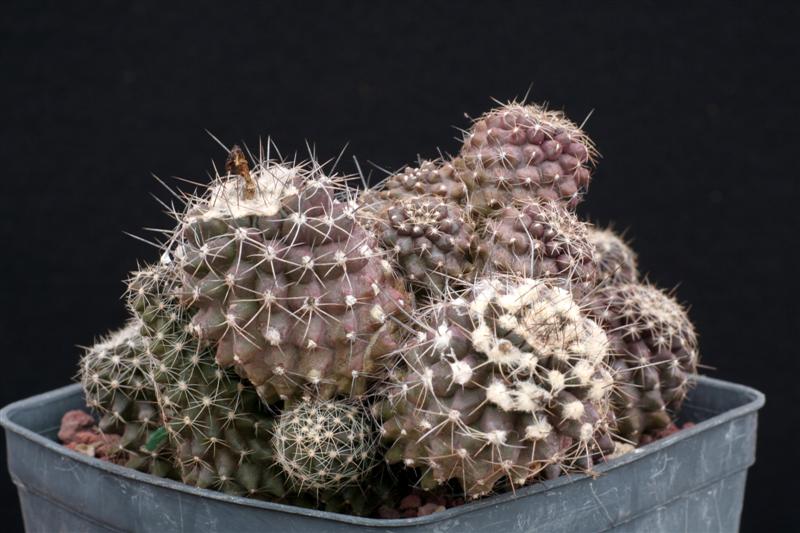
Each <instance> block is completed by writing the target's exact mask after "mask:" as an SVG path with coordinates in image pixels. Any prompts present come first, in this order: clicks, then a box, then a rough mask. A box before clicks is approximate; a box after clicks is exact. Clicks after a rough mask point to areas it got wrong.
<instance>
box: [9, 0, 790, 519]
mask: <svg viewBox="0 0 800 533" xmlns="http://www.w3.org/2000/svg"><path fill="white" fill-rule="evenodd" d="M132 4H133V5H125V4H120V5H117V6H114V5H113V4H108V3H104V4H103V5H94V6H91V7H88V6H83V7H78V5H77V4H74V3H72V2H54V3H52V4H50V5H45V4H38V3H33V2H24V3H20V4H19V5H17V6H16V7H14V8H4V9H3V16H2V21H1V22H0V26H1V27H2V37H0V38H1V39H2V46H1V47H0V57H2V79H3V81H2V85H1V86H2V94H1V95H0V96H2V98H0V101H2V104H0V105H2V107H3V112H2V139H1V141H2V142H0V153H2V168H1V169H0V173H2V186H1V188H0V195H1V196H2V200H0V213H2V241H0V242H1V243H2V245H1V247H0V255H1V256H2V260H1V261H0V268H2V279H3V284H2V286H3V290H2V301H3V305H2V306H0V313H2V320H0V333H2V334H1V335H0V342H2V351H1V352H0V354H1V355H0V361H2V362H1V363H0V366H2V368H3V370H2V387H1V388H0V403H7V402H10V401H12V400H15V399H18V398H20V397H23V396H28V395H31V394H33V393H37V392H41V391H45V390H47V389H51V388H54V387H57V386H60V385H63V384H65V383H67V382H68V381H69V380H70V378H71V376H72V375H73V374H74V372H75V368H76V361H77V358H78V354H79V351H78V349H77V348H75V345H76V344H80V343H84V344H85V343H88V342H90V341H91V340H92V338H93V336H95V335H97V334H100V333H103V332H104V331H106V330H108V329H109V328H114V327H116V326H119V325H120V324H121V323H122V321H123V319H124V312H123V305H122V302H121V301H120V299H119V297H120V295H121V292H122V285H121V284H120V281H119V280H120V279H121V278H123V277H124V276H125V275H126V272H127V271H128V270H130V269H131V268H133V267H134V266H135V264H136V260H137V258H139V259H145V260H152V259H154V258H155V257H156V254H155V251H154V250H153V249H151V248H149V247H148V246H147V245H145V244H142V243H140V242H138V241H136V240H133V239H131V238H129V237H127V236H125V235H124V234H123V232H125V231H127V232H134V233H139V234H143V233H144V232H143V231H141V230H140V228H141V227H143V226H161V227H163V226H166V225H168V224H169V221H168V219H167V218H166V217H165V216H164V215H162V214H161V213H160V208H159V206H158V204H157V203H156V202H155V201H153V200H152V199H151V197H150V193H151V192H157V193H159V194H160V195H161V196H162V197H164V196H165V194H164V193H163V191H159V186H158V185H157V183H156V181H155V180H154V179H153V178H152V177H151V176H150V174H151V172H154V173H156V174H158V175H160V176H163V177H166V178H168V177H170V176H174V175H177V176H183V177H187V178H194V179H198V178H199V179H202V178H203V177H204V176H205V175H206V171H207V170H208V169H209V168H211V161H212V160H214V161H216V162H217V163H220V162H222V161H223V158H224V154H223V152H222V150H221V149H220V148H219V147H218V146H217V145H216V144H215V143H214V142H213V141H212V140H211V138H210V137H209V136H208V135H207V134H206V133H205V130H206V129H207V130H209V131H211V132H213V133H214V134H215V135H216V136H218V137H219V138H220V139H222V140H223V141H224V142H226V143H229V144H231V143H234V142H238V141H242V140H244V141H246V142H249V143H250V144H255V143H256V142H257V140H258V138H259V136H266V135H272V136H273V137H274V139H275V140H276V141H277V143H278V146H279V147H281V149H282V150H283V151H284V152H285V153H288V154H291V153H292V152H294V151H300V152H304V151H305V141H306V140H309V141H312V142H314V143H316V147H317V153H318V154H319V156H320V157H321V158H323V159H326V158H329V157H333V156H335V155H337V154H338V152H339V151H340V150H341V149H342V147H343V146H344V144H345V143H346V142H348V141H349V147H348V149H347V152H346V154H347V156H346V157H345V158H344V160H343V163H342V164H341V165H340V170H342V171H343V172H351V171H353V170H354V165H353V163H352V159H351V157H350V156H352V155H357V156H358V158H359V160H360V161H361V162H362V163H363V164H364V166H365V167H369V165H367V162H368V161H372V162H375V163H376V164H379V165H381V166H383V167H385V168H397V167H400V166H401V165H403V164H404V163H406V162H410V161H412V160H414V159H415V158H416V157H417V154H421V155H423V156H434V155H436V148H437V147H439V148H441V149H442V150H443V151H445V152H451V153H452V152H454V151H456V150H457V146H458V143H457V141H456V140H455V138H456V136H457V134H458V132H457V130H456V129H454V128H453V126H460V127H465V126H466V125H467V123H468V122H467V119H466V118H465V117H464V113H467V114H469V115H470V116H475V115H477V114H479V113H481V112H482V111H484V110H486V109H487V108H488V107H489V106H490V103H491V102H490V97H496V98H498V99H502V100H505V99H508V98H513V97H514V96H521V95H523V94H524V93H526V92H527V91H528V89H529V87H530V86H531V85H532V89H531V95H532V99H533V100H535V101H543V100H547V101H549V102H550V103H551V105H552V106H554V107H557V108H563V109H565V110H566V111H567V112H568V114H569V115H570V116H571V117H573V118H574V119H576V120H578V121H581V120H583V119H584V118H585V117H586V116H587V115H588V114H589V113H590V112H591V111H592V110H594V113H593V114H592V116H591V118H590V120H589V122H588V124H587V129H588V131H589V133H590V134H591V136H592V137H593V138H594V140H595V141H596V143H597V145H598V147H599V149H600V151H601V153H602V154H603V159H602V160H601V161H600V164H599V167H598V170H597V172H596V174H595V179H594V181H593V184H592V187H591V191H590V194H589V196H588V200H587V202H586V203H585V205H584V206H582V208H581V212H582V214H583V215H585V216H588V217H591V218H592V219H593V220H597V221H600V222H603V223H606V222H609V221H614V222H615V223H616V227H618V228H628V236H630V237H632V238H633V239H634V243H635V247H636V248H637V250H638V251H639V253H640V257H641V264H642V266H643V268H644V269H645V270H646V271H647V272H649V276H650V279H651V280H653V281H654V282H656V283H658V284H659V285H661V286H664V287H668V288H669V287H674V286H676V285H678V284H679V283H680V287H679V289H678V295H679V297H680V299H681V300H683V301H685V302H691V316H692V318H693V319H694V321H695V322H696V324H697V327H698V328H699V331H700V333H701V335H702V337H701V341H702V344H701V347H702V353H703V357H704V362H705V363H706V364H707V365H710V366H711V367H714V369H713V370H707V372H708V373H710V374H711V375H714V376H718V377H721V378H724V379H730V380H734V381H739V382H744V383H747V384H750V385H753V386H755V387H758V388H760V389H761V390H764V391H766V392H767V396H768V405H767V407H766V409H765V410H764V412H763V416H762V419H761V421H762V424H761V429H760V435H759V447H760V448H759V461H758V463H757V465H756V466H755V467H754V468H753V469H752V471H751V475H750V479H749V482H748V491H747V499H746V509H745V514H744V526H745V529H746V530H751V531H754V530H756V529H759V530H771V529H774V528H783V527H786V526H787V525H788V524H789V523H790V522H789V519H790V514H789V512H790V511H789V509H788V508H787V506H786V505H785V504H786V503H787V501H788V500H789V499H790V498H792V497H793V496H794V495H796V490H793V489H791V488H790V486H788V485H787V483H788V482H787V481H786V480H790V479H791V478H792V477H793V476H794V469H793V465H794V463H795V461H794V455H795V453H794V444H795V443H796V442H797V438H798V431H797V427H798V423H800V420H798V412H800V409H798V407H797V400H798V395H797V394H796V390H797V388H798V375H800V374H798V370H800V368H798V366H799V365H798V363H797V360H798V359H797V357H798V353H797V343H796V338H797V332H798V330H800V313H798V311H797V291H796V289H797V285H798V284H797V281H796V279H797V273H796V266H795V262H794V257H795V253H796V252H795V247H796V245H797V242H798V238H797V233H796V232H797V230H798V229H800V225H798V217H797V213H796V211H797V202H798V200H799V199H800V194H799V192H800V191H798V185H797V177H796V170H795V168H794V167H795V162H794V161H793V160H791V159H790V157H791V156H793V155H795V154H796V153H797V149H796V145H797V142H798V140H800V139H799V138H798V135H797V127H798V118H800V117H798V105H797V104H798V102H797V99H796V98H795V97H794V95H793V94H792V93H796V91H797V89H796V88H795V86H794V83H795V82H796V81H797V79H796V75H795V72H794V71H795V70H796V69H797V67H798V52H797V50H798V49H797V47H796V46H795V44H796V43H794V42H792V34H793V33H794V32H795V25H796V23H797V22H798V20H797V16H796V15H797V14H798V13H797V11H798V10H797V8H796V7H791V8H789V7H787V8H782V7H780V5H779V4H777V5H775V6H773V7H772V8H771V11H767V10H766V8H765V7H763V6H760V5H754V6H753V7H749V8H745V7H735V6H730V5H729V6H714V5H706V4H702V5H700V4H698V5H693V6H691V7H690V6H688V5H687V6H683V7H680V6H675V5H671V6H670V7H669V8H666V9H665V8H663V7H659V5H658V3H655V2H653V3H649V2H648V3H636V4H637V7H634V6H633V5H628V6H623V5H614V6H605V7H602V8H601V7H600V6H594V7H587V6H586V5H584V6H581V7H578V6H572V5H567V4H564V3H558V2H556V3H554V2H532V1H528V2H524V3H514V4H505V3H502V2H492V3H489V2H485V3H483V5H476V6H474V7H467V6H462V7H458V6H457V5H456V4H455V3H453V4H452V5H449V6H447V7H445V6H441V7H432V6H430V5H427V4H421V5H417V4H408V3H405V4H404V6H403V8H400V7H399V6H398V5H394V4H384V3H380V2H375V3H373V4H371V5H367V4H366V3H364V4H358V5H357V4H356V3H352V4H350V3H348V4H342V5H336V6H334V4H329V5H328V6H327V7H318V6H311V5H305V6H299V7H295V8H292V9H291V10H290V9H288V8H287V6H288V5H289V4H290V3H289V2H282V3H275V4H268V3H250V4H238V3H230V2H225V3H223V2H220V3H218V4H217V5H214V6H210V5H206V4H207V3H206V2H192V3H190V4H186V5H182V6H180V5H177V4H174V3H165V2H161V3H159V4H158V5H156V4H153V5H151V6H149V7H145V4H143V3H139V2H136V3H132ZM398 4H399V3H398ZM561 4H564V5H561ZM631 4H633V3H631ZM754 4H755V3H754ZM374 175H375V176H379V175H381V173H380V171H374ZM173 183H174V182H173ZM0 490H2V495H1V497H2V500H0V502H2V503H0V512H1V513H2V516H0V523H3V524H4V526H8V525H12V526H16V527H21V526H20V522H19V515H18V510H17V502H16V499H15V496H14V490H13V486H12V484H11V483H10V481H8V478H7V476H5V475H2V476H0ZM758 526H760V527H758ZM11 529H14V528H11ZM6 530H9V529H6Z"/></svg>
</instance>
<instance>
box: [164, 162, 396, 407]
mask: <svg viewBox="0 0 800 533" xmlns="http://www.w3.org/2000/svg"><path fill="white" fill-rule="evenodd" d="M237 172H238V173H237V174H233V173H230V172H229V174H227V175H225V176H221V177H219V178H217V180H215V182H214V183H213V184H212V185H211V186H210V188H209V190H208V192H207V193H206V194H205V195H203V196H201V197H199V198H195V199H193V200H192V201H191V202H190V203H189V205H188V207H187V211H186V213H185V215H184V216H183V217H181V219H180V227H179V228H178V229H177V231H176V235H175V242H174V243H173V250H174V252H175V256H176V259H177V260H178V262H179V264H180V266H181V269H182V272H183V275H182V278H181V284H180V291H181V295H182V301H183V304H184V305H185V306H189V307H190V308H191V309H192V310H193V315H192V326H193V328H194V331H195V333H196V334H197V336H198V337H199V338H200V339H201V340H202V341H203V342H206V343H209V344H211V345H213V346H215V347H216V359H217V362H218V363H219V364H221V365H222V366H224V367H235V368H236V369H237V371H238V372H240V373H241V374H242V375H244V376H246V377H247V378H248V379H249V380H250V381H251V382H252V383H253V384H254V385H255V386H256V388H257V390H258V392H259V394H260V396H261V397H262V398H263V399H264V400H265V402H267V403H272V402H274V401H277V400H279V399H285V400H292V399H296V398H299V397H301V396H302V395H304V394H306V393H310V394H312V395H314V396H318V397H323V398H330V397H333V396H335V395H337V394H342V395H350V396H358V395H361V394H363V393H364V392H365V391H367V390H368V389H369V387H370V386H371V385H372V384H373V383H374V380H375V378H376V376H379V375H381V373H382V372H383V368H382V362H381V361H382V359H384V358H385V357H386V356H387V354H391V353H392V352H393V351H394V350H395V349H396V343H395V338H394V331H395V328H396V325H395V323H394V321H393V317H394V316H395V315H398V314H400V312H401V311H400V310H401V309H402V308H403V307H405V306H407V305H408V304H409V299H408V296H407V295H406V293H405V291H404V289H403V287H402V285H401V284H400V283H399V282H398V281H397V280H396V279H395V277H394V272H393V271H392V269H391V267H390V265H389V263H388V262H387V261H385V260H384V258H383V257H382V255H381V252H380V251H379V249H378V247H377V246H376V243H375V238H374V236H373V235H372V234H371V233H369V232H368V231H366V230H365V229H364V228H363V227H362V226H361V225H359V224H358V223H357V221H356V217H355V214H354V211H355V207H354V205H353V204H352V203H350V202H348V201H346V200H344V199H341V200H340V199H339V198H338V191H337V187H338V185H337V183H336V182H335V181H334V180H332V179H330V178H328V177H327V176H325V175H324V174H322V172H321V171H320V170H319V169H318V168H316V167H315V168H312V169H304V168H301V167H289V166H284V165H281V164H278V163H273V162H266V161H265V162H261V163H259V164H258V165H257V166H256V167H255V168H254V169H253V170H252V171H250V170H248V169H247V168H246V167H245V168H243V169H242V168H240V169H239V170H238V171H237ZM242 174H246V177H245V176H243V175H242ZM248 184H249V185H248ZM248 186H252V191H251V195H250V196H247V190H248Z"/></svg>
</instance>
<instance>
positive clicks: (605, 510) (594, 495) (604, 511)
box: [589, 483, 617, 526]
mask: <svg viewBox="0 0 800 533" xmlns="http://www.w3.org/2000/svg"><path fill="white" fill-rule="evenodd" d="M589 489H591V491H592V497H593V498H594V501H596V502H597V505H599V506H600V509H602V510H603V514H604V515H606V519H607V520H608V525H609V526H612V525H614V519H613V518H611V515H610V514H609V512H608V509H606V506H605V504H603V502H602V500H600V497H599V496H598V495H597V492H596V491H595V490H594V483H589ZM616 491H617V489H616V488H613V489H611V490H609V491H608V492H605V493H603V496H605V495H606V494H609V493H610V492H616Z"/></svg>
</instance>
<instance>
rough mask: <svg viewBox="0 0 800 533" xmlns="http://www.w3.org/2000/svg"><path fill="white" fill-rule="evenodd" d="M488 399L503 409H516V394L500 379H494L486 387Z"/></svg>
mask: <svg viewBox="0 0 800 533" xmlns="http://www.w3.org/2000/svg"><path fill="white" fill-rule="evenodd" d="M486 399H487V400H489V401H490V402H492V403H493V404H495V405H497V406H498V407H499V408H500V409H502V410H503V411H511V410H512V409H514V396H513V395H512V394H511V392H510V391H509V390H508V387H506V386H505V385H504V384H503V383H501V382H500V381H493V382H492V383H491V384H490V385H489V386H488V387H487V388H486Z"/></svg>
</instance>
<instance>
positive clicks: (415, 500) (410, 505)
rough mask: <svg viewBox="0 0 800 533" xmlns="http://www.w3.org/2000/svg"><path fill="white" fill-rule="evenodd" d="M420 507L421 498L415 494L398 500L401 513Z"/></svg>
mask: <svg viewBox="0 0 800 533" xmlns="http://www.w3.org/2000/svg"><path fill="white" fill-rule="evenodd" d="M420 505H422V498H420V497H419V496H417V495H416V494H409V495H408V496H406V497H405V498H403V499H402V500H400V510H401V511H405V510H406V509H417V508H418V507H419V506H420Z"/></svg>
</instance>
